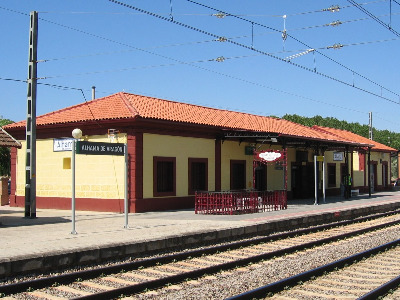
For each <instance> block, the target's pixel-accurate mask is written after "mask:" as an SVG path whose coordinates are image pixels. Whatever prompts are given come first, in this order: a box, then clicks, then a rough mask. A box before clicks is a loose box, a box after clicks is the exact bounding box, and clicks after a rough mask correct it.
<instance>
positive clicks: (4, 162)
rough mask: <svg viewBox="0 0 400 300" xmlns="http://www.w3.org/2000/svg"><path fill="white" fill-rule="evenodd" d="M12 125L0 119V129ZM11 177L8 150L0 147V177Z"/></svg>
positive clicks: (8, 121) (9, 121) (7, 120)
mask: <svg viewBox="0 0 400 300" xmlns="http://www.w3.org/2000/svg"><path fill="white" fill-rule="evenodd" d="M11 123H14V122H13V121H11V120H9V119H2V118H0V127H3V126H4V125H7V124H11ZM10 175H11V156H10V148H7V147H0V176H10Z"/></svg>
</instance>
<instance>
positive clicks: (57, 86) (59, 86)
mask: <svg viewBox="0 0 400 300" xmlns="http://www.w3.org/2000/svg"><path fill="white" fill-rule="evenodd" d="M24 15H27V14H24ZM42 20H43V19H42ZM44 21H47V20H44ZM57 25H59V24H57ZM60 26H63V25H60ZM70 29H71V28H70ZM82 32H83V31H82ZM210 41H216V39H213V40H210ZM207 42H208V41H207ZM160 47H164V46H160ZM321 49H322V48H321ZM135 50H136V49H135ZM135 50H131V51H135ZM257 55H264V54H257ZM254 56H256V55H254ZM241 57H250V56H241ZM241 57H228V58H226V59H234V58H241ZM181 63H184V64H188V63H187V62H181ZM193 63H195V62H193ZM201 69H203V70H206V69H205V68H201ZM220 74H221V73H220ZM223 76H227V75H226V74H223ZM231 78H234V77H232V76H231ZM1 79H2V78H1ZM249 83H250V82H249ZM39 84H44V85H47V86H50V87H53V88H64V89H76V90H80V91H81V92H82V94H83V96H84V93H83V90H82V89H78V88H70V87H65V86H61V85H53V84H47V83H39ZM252 84H256V83H252ZM264 87H266V86H264ZM267 88H269V87H267ZM278 91H279V90H278ZM284 93H287V92H284ZM292 95H295V94H292ZM296 97H300V98H303V99H308V100H311V101H315V102H319V103H323V104H327V105H331V104H330V103H325V102H323V101H318V100H315V99H311V98H307V97H303V96H299V95H296ZM84 98H85V101H86V97H85V96H84ZM332 106H335V107H339V108H342V109H345V110H351V109H349V108H347V107H340V106H337V105H332ZM353 111H355V110H353ZM356 112H359V111H356ZM359 113H364V112H359Z"/></svg>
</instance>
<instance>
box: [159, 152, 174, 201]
mask: <svg viewBox="0 0 400 300" xmlns="http://www.w3.org/2000/svg"><path fill="white" fill-rule="evenodd" d="M153 195H154V197H162V196H175V195H176V158H175V157H159V156H154V157H153Z"/></svg>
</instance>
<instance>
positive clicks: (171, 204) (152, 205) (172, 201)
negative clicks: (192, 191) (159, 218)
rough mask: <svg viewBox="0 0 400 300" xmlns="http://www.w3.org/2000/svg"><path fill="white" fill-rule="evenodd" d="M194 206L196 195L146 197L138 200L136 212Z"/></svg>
mask: <svg viewBox="0 0 400 300" xmlns="http://www.w3.org/2000/svg"><path fill="white" fill-rule="evenodd" d="M188 208H194V196H185V197H163V198H146V199H140V200H136V212H137V213H140V212H147V211H165V210H175V209H188Z"/></svg>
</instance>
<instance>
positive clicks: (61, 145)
mask: <svg viewBox="0 0 400 300" xmlns="http://www.w3.org/2000/svg"><path fill="white" fill-rule="evenodd" d="M72 140H73V139H54V140H53V151H54V152H61V151H72Z"/></svg>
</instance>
